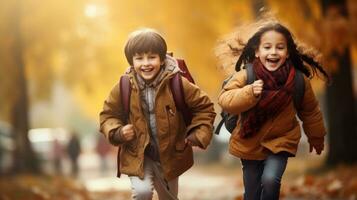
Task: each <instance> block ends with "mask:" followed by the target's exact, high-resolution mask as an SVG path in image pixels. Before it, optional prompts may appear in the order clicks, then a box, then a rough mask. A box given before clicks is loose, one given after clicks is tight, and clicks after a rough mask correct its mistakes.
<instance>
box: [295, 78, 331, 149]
mask: <svg viewBox="0 0 357 200" xmlns="http://www.w3.org/2000/svg"><path fill="white" fill-rule="evenodd" d="M304 78H305V94H304V99H303V102H302V108H301V110H299V111H298V116H299V118H300V119H301V121H302V122H303V124H302V126H303V129H304V131H305V134H306V135H307V137H308V141H309V143H310V144H312V145H314V146H315V145H323V143H324V136H325V135H326V129H325V126H324V121H323V118H322V113H321V111H320V107H319V103H318V101H317V100H316V97H315V94H314V92H313V90H312V87H311V84H310V81H309V80H308V79H307V78H306V77H304Z"/></svg>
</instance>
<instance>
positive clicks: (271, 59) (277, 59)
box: [266, 58, 280, 64]
mask: <svg viewBox="0 0 357 200" xmlns="http://www.w3.org/2000/svg"><path fill="white" fill-rule="evenodd" d="M266 60H267V61H268V62H271V63H274V64H276V63H278V62H279V60H280V59H279V58H267V59H266Z"/></svg>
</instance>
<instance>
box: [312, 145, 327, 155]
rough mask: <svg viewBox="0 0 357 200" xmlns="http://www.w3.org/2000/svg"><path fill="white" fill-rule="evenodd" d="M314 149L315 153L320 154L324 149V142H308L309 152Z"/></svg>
mask: <svg viewBox="0 0 357 200" xmlns="http://www.w3.org/2000/svg"><path fill="white" fill-rule="evenodd" d="M314 149H315V151H316V153H317V155H320V154H321V152H322V150H324V143H322V144H310V153H311V152H312V151H313V150H314Z"/></svg>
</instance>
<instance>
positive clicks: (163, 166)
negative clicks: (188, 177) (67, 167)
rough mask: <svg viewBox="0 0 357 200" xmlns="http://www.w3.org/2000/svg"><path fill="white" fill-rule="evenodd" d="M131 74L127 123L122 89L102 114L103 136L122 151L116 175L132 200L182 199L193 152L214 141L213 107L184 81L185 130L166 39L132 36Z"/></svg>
mask: <svg viewBox="0 0 357 200" xmlns="http://www.w3.org/2000/svg"><path fill="white" fill-rule="evenodd" d="M124 51H125V56H126V59H127V61H128V63H129V64H130V66H131V67H130V70H129V72H127V73H126V74H125V75H124V76H129V79H130V84H131V88H132V89H131V90H132V92H131V96H130V104H129V107H130V112H129V116H128V123H125V121H126V119H125V115H126V114H125V112H124V110H123V106H122V102H121V96H120V95H121V91H120V84H119V83H117V84H116V85H115V86H114V88H113V89H112V91H111V92H110V94H109V96H108V98H107V99H106V100H105V102H104V107H103V110H102V111H101V113H100V130H101V132H102V133H103V134H104V135H105V136H106V138H108V140H109V141H110V143H112V144H113V145H119V146H120V149H121V152H120V157H119V158H120V164H119V165H118V169H119V170H120V172H121V173H123V174H127V175H128V176H129V178H130V181H131V189H132V198H133V199H138V200H139V199H140V200H141V199H152V196H153V189H154V188H155V190H156V191H157V193H158V196H159V199H160V200H170V199H175V200H176V199H178V198H177V194H178V177H179V176H180V175H181V174H182V173H184V172H185V171H186V170H188V169H189V168H190V167H191V166H192V165H193V154H192V146H198V147H200V148H203V149H205V148H206V147H207V146H208V144H209V143H210V140H211V138H212V131H213V121H214V118H215V115H216V114H215V112H214V109H213V103H212V102H211V101H210V99H209V98H208V96H207V95H206V94H205V93H204V92H203V91H202V90H200V89H199V88H198V87H197V86H196V85H194V84H192V83H190V82H189V81H188V80H186V79H185V78H182V86H183V93H184V94H185V95H184V96H185V97H184V98H185V102H186V104H187V106H188V107H189V109H190V110H191V112H192V114H193V118H192V121H191V124H189V125H187V126H186V125H185V121H184V119H183V115H182V114H181V113H180V112H179V110H178V109H177V108H176V106H175V102H174V99H173V95H172V91H171V89H170V85H169V83H170V81H169V80H170V79H171V78H172V77H173V76H174V75H175V74H176V73H179V71H180V69H179V67H178V64H177V61H176V60H175V59H174V58H172V57H171V56H168V55H166V52H167V46H166V42H165V40H164V39H163V37H162V36H161V35H160V34H159V33H157V32H156V31H155V30H152V29H141V30H138V31H135V32H133V33H132V34H130V36H129V38H128V41H127V43H126V45H125V50H124Z"/></svg>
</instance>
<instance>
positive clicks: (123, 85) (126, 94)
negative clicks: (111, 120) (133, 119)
mask: <svg viewBox="0 0 357 200" xmlns="http://www.w3.org/2000/svg"><path fill="white" fill-rule="evenodd" d="M119 84H120V94H121V95H120V98H121V104H122V106H123V110H124V116H125V122H126V123H128V119H129V112H130V95H131V86H130V78H129V76H126V75H123V76H121V77H120V83H119Z"/></svg>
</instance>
